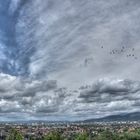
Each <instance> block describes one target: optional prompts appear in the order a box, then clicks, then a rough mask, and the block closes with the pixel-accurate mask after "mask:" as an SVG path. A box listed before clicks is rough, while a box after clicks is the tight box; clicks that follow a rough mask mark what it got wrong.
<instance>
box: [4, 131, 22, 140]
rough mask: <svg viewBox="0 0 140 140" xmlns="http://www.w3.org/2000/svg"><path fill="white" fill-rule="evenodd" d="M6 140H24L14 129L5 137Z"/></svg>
mask: <svg viewBox="0 0 140 140" xmlns="http://www.w3.org/2000/svg"><path fill="white" fill-rule="evenodd" d="M6 140H24V138H23V136H22V134H21V133H20V132H18V131H17V130H16V129H12V130H11V131H10V133H9V135H8V136H7V137H6Z"/></svg>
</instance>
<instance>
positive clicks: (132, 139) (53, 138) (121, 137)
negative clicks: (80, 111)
mask: <svg viewBox="0 0 140 140" xmlns="http://www.w3.org/2000/svg"><path fill="white" fill-rule="evenodd" d="M6 140H24V137H23V135H22V134H21V133H20V132H19V131H17V130H15V129H12V130H11V131H10V133H9V135H8V136H7V138H6ZM30 140H140V129H137V130H135V131H132V132H129V131H124V132H123V133H119V132H111V131H109V130H104V131H102V132H99V133H98V134H97V135H94V136H91V135H90V134H89V135H88V133H86V132H84V133H79V134H76V135H75V136H73V137H70V138H67V136H65V137H64V135H63V134H61V133H59V132H56V131H55V132H50V133H48V134H46V135H44V136H42V137H41V138H30Z"/></svg>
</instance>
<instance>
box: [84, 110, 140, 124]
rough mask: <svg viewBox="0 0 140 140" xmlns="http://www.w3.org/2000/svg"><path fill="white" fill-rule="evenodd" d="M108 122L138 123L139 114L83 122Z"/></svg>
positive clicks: (112, 116)
mask: <svg viewBox="0 0 140 140" xmlns="http://www.w3.org/2000/svg"><path fill="white" fill-rule="evenodd" d="M96 121H98V122H102V121H104V122H108V121H140V112H134V113H127V114H120V115H111V116H107V117H103V118H99V119H87V120H84V122H96Z"/></svg>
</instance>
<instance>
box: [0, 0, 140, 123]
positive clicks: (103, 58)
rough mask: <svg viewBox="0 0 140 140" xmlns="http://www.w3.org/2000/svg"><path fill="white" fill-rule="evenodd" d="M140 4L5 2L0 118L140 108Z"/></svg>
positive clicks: (134, 0)
mask: <svg viewBox="0 0 140 140" xmlns="http://www.w3.org/2000/svg"><path fill="white" fill-rule="evenodd" d="M139 61H140V1H139V0H1V1H0V121H5V120H8V121H9V120H78V119H87V118H100V117H104V116H108V115H113V114H121V113H129V112H138V111H140V109H139V108H140V63H139Z"/></svg>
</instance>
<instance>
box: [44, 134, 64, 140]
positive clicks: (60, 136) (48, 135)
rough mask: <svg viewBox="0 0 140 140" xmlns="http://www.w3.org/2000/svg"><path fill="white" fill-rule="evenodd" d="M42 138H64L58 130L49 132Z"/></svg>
mask: <svg viewBox="0 0 140 140" xmlns="http://www.w3.org/2000/svg"><path fill="white" fill-rule="evenodd" d="M43 140H64V138H63V137H62V135H61V134H60V133H58V132H51V133H49V134H47V135H45V136H43Z"/></svg>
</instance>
